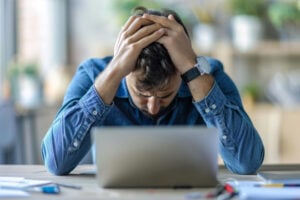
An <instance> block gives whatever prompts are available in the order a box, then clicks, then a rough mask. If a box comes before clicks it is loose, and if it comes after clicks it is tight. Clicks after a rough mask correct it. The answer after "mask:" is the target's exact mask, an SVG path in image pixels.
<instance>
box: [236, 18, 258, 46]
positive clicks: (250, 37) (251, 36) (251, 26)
mask: <svg viewBox="0 0 300 200" xmlns="http://www.w3.org/2000/svg"><path fill="white" fill-rule="evenodd" d="M231 30H232V42H233V45H234V46H235V47H236V48H237V49H238V50H240V51H247V50H249V49H251V48H253V47H254V46H255V45H256V44H257V43H259V42H260V41H261V40H262V38H263V26H262V23H261V21H260V20H259V18H257V17H255V16H250V15H236V16H234V17H233V18H232V19H231Z"/></svg>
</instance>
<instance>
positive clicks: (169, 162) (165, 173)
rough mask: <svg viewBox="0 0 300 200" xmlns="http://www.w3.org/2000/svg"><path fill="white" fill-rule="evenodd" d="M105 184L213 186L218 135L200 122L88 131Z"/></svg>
mask: <svg viewBox="0 0 300 200" xmlns="http://www.w3.org/2000/svg"><path fill="white" fill-rule="evenodd" d="M92 136H93V138H92V139H93V143H94V145H95V149H94V150H95V152H94V153H95V155H94V156H95V163H96V174H97V175H96V177H97V182H98V185H99V186H100V187H104V188H190V187H214V186H216V185H217V184H218V181H217V171H218V135H217V129H216V128H207V127H202V126H193V127H191V126H163V127H161V126H160V127H158V126H129V127H97V128H93V129H92Z"/></svg>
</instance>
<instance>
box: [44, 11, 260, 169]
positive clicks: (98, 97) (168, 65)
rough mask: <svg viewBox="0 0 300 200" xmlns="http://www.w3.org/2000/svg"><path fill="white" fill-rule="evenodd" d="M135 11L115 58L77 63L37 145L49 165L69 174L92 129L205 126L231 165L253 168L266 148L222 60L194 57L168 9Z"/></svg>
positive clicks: (86, 146)
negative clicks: (216, 136) (216, 134)
mask: <svg viewBox="0 0 300 200" xmlns="http://www.w3.org/2000/svg"><path fill="white" fill-rule="evenodd" d="M136 13H137V14H136V15H133V16H131V17H130V18H129V19H128V21H127V22H126V23H125V25H124V26H123V27H122V29H121V31H120V33H119V36H118V38H117V41H116V44H115V47H114V56H113V57H106V58H103V59H89V60H87V61H85V62H83V63H82V64H81V65H80V67H79V68H78V70H77V72H76V74H75V76H74V78H73V80H72V81H71V83H70V86H69V88H68V90H67V92H66V95H65V98H64V101H63V105H62V107H61V109H60V110H59V112H58V114H57V116H56V118H55V120H54V122H53V124H52V125H51V127H50V129H49V131H48V133H47V134H46V136H45V138H44V140H43V143H42V156H43V159H44V161H45V165H46V167H47V168H48V170H49V171H50V172H52V173H54V174H57V175H63V174H68V173H70V171H72V170H73V169H74V168H75V167H76V166H77V165H78V163H79V162H80V161H81V159H82V158H83V157H84V156H85V154H86V153H87V152H88V151H89V149H90V147H91V139H90V129H91V128H92V127H94V126H126V125H207V126H214V127H217V128H218V129H219V138H220V139H219V142H220V144H219V146H220V154H221V156H222V158H223V160H224V163H225V165H226V166H227V168H228V169H229V170H231V171H232V172H235V173H240V174H251V173H254V172H256V170H257V169H258V168H259V167H260V166H261V164H262V162H263V158H264V147H263V144H262V141H261V139H260V137H259V134H258V133H257V131H256V130H255V128H254V126H253V124H252V123H251V121H250V119H249V117H248V116H247V114H246V113H245V111H244V109H243V106H242V103H241V99H240V96H239V93H238V90H237V88H236V87H235V85H234V83H233V82H232V81H231V79H230V78H229V77H228V76H227V75H226V74H225V72H224V71H223V66H222V64H221V63H220V62H219V61H217V60H215V59H213V58H205V57H201V56H200V57H197V56H196V54H195V52H194V50H193V49H192V46H191V41H190V39H189V37H188V33H187V31H186V28H185V26H184V25H183V23H182V21H181V20H180V18H179V17H178V16H177V14H176V13H174V12H173V11H168V10H164V11H151V10H146V9H145V8H138V9H137V10H136Z"/></svg>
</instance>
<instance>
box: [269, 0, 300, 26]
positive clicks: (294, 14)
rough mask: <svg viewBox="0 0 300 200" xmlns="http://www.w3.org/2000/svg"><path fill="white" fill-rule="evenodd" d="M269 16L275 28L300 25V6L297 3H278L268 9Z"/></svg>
mask: <svg viewBox="0 0 300 200" xmlns="http://www.w3.org/2000/svg"><path fill="white" fill-rule="evenodd" d="M268 16H269V19H270V21H271V23H272V24H273V26H274V27H275V28H278V29H280V28H282V27H283V26H284V25H300V5H297V2H296V1H280V2H279V1H277V2H274V3H272V4H271V5H270V6H269V8H268Z"/></svg>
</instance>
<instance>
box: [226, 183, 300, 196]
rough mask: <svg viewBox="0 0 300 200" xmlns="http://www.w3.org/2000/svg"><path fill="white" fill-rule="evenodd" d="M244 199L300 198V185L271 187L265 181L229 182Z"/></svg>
mask: <svg viewBox="0 0 300 200" xmlns="http://www.w3.org/2000/svg"><path fill="white" fill-rule="evenodd" d="M228 184H230V185H232V186H233V187H234V188H235V189H236V190H237V192H238V195H239V199H242V200H257V199H261V200H277V199H278V200H279V199H280V200H281V199H300V187H277V186H276V187H275V186H274V187H272V186H271V187H269V186H268V185H266V182H264V181H237V182H229V183H228Z"/></svg>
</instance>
